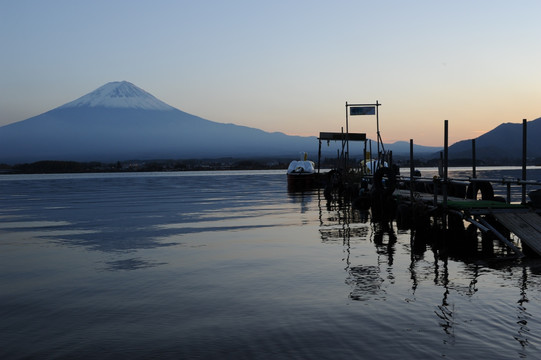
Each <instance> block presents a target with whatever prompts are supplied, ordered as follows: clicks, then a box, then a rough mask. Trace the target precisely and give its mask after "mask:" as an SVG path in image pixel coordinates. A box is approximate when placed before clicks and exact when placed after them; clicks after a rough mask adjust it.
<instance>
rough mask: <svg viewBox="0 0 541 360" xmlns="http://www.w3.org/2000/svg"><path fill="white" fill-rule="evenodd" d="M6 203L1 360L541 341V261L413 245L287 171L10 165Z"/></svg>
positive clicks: (237, 355) (0, 188)
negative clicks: (294, 187)
mask: <svg viewBox="0 0 541 360" xmlns="http://www.w3.org/2000/svg"><path fill="white" fill-rule="evenodd" d="M421 171H422V172H423V175H425V174H426V175H430V174H433V173H434V171H435V170H434V169H421ZM454 171H455V172H451V173H450V175H453V174H455V175H457V176H458V175H460V176H467V170H465V169H455V170H454ZM464 174H466V175H464ZM478 176H479V177H482V176H487V177H490V178H499V177H502V176H515V177H520V169H519V168H509V169H500V168H496V169H492V168H490V169H480V168H479V169H478ZM528 178H529V179H541V170H540V169H539V168H534V169H531V170H529V173H528ZM0 204H1V207H0V289H1V290H0V319H1V322H0V358H1V359H29V358H36V359H64V358H66V359H67V358H70V359H73V358H78V359H148V358H152V359H406V360H408V359H420V358H422V359H435V358H445V359H474V358H483V359H538V358H539V354H540V353H541V260H540V259H523V260H496V261H494V260H492V259H483V258H480V259H475V260H471V261H470V260H465V259H453V258H450V257H448V258H442V257H441V256H438V255H437V254H436V252H434V251H431V249H430V248H429V247H427V248H426V251H422V252H420V253H419V252H418V251H416V252H415V253H412V248H411V234H410V232H409V231H408V230H397V229H396V227H394V228H393V229H392V230H389V229H381V228H380V227H378V225H377V224H373V223H371V222H370V218H369V214H366V213H360V212H358V211H354V210H351V208H350V207H343V206H342V207H341V206H335V205H332V204H327V203H326V201H325V199H324V197H323V194H322V192H320V191H317V190H315V191H310V192H304V193H288V191H287V183H286V176H285V171H226V172H171V173H119V174H58V175H56V174H55V175H2V176H0Z"/></svg>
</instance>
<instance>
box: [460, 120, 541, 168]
mask: <svg viewBox="0 0 541 360" xmlns="http://www.w3.org/2000/svg"><path fill="white" fill-rule="evenodd" d="M539 139H541V118H538V119H535V120H532V121H528V122H527V149H528V150H527V151H528V154H527V155H528V157H529V158H536V157H541V141H539ZM475 148H476V158H477V159H479V160H485V161H490V162H502V163H504V162H510V161H517V160H520V159H521V158H522V123H504V124H501V125H499V126H497V127H496V128H494V129H493V130H491V131H489V132H487V133H485V134H483V135H481V136H479V137H478V138H476V139H475ZM459 158H464V159H471V158H472V141H471V140H463V141H459V142H457V143H455V144H453V145H452V146H449V159H459Z"/></svg>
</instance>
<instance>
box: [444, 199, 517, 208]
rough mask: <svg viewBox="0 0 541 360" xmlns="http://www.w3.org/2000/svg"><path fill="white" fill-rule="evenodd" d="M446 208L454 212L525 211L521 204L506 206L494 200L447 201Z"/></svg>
mask: <svg viewBox="0 0 541 360" xmlns="http://www.w3.org/2000/svg"><path fill="white" fill-rule="evenodd" d="M447 206H448V207H449V208H450V209H455V210H468V209H526V207H525V206H524V205H521V204H507V203H504V202H501V201H494V200H460V201H455V200H449V201H447Z"/></svg>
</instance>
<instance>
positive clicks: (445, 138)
mask: <svg viewBox="0 0 541 360" xmlns="http://www.w3.org/2000/svg"><path fill="white" fill-rule="evenodd" d="M448 167H449V120H445V124H444V135H443V188H442V190H443V192H442V193H443V209H444V213H443V226H444V227H445V228H446V227H447V213H446V211H447V180H448V179H447V175H448Z"/></svg>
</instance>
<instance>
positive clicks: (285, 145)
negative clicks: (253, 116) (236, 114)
mask: <svg viewBox="0 0 541 360" xmlns="http://www.w3.org/2000/svg"><path fill="white" fill-rule="evenodd" d="M317 146H318V142H317V139H316V138H315V137H300V136H288V135H285V134H282V133H268V132H265V131H262V130H258V129H254V128H249V127H244V126H237V125H233V124H222V123H216V122H213V121H209V120H205V119H202V118H200V117H197V116H194V115H191V114H188V113H185V112H183V111H181V110H178V109H175V108H173V107H171V106H169V105H167V104H165V103H163V102H162V101H160V100H158V99H156V98H155V97H154V96H152V95H150V94H149V93H147V92H145V91H144V90H142V89H140V88H138V87H136V86H135V85H133V84H131V83H128V82H114V83H108V84H106V85H104V86H102V87H100V88H98V89H96V90H95V91H93V92H91V93H89V94H87V95H85V96H82V97H80V98H79V99H77V100H74V101H72V102H69V103H67V104H65V105H62V106H60V107H57V108H55V109H53V110H50V111H48V112H46V113H44V114H41V115H38V116H35V117H32V118H29V119H27V120H23V121H20V122H17V123H13V124H9V125H6V126H3V127H0V162H5V163H18V162H32V161H38V160H45V159H47V160H75V161H92V160H95V161H116V160H127V159H142V160H144V159H156V158H173V159H174V158H204V157H223V156H244V157H248V156H292V157H293V156H294V157H296V156H297V154H298V152H300V151H309V152H311V153H312V154H313V153H316V151H317Z"/></svg>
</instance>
